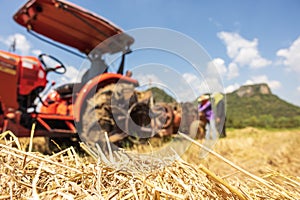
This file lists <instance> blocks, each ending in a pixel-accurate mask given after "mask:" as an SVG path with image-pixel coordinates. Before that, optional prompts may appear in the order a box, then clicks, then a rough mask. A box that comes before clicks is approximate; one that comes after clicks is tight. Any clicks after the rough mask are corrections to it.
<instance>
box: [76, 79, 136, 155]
mask: <svg viewBox="0 0 300 200" xmlns="http://www.w3.org/2000/svg"><path fill="white" fill-rule="evenodd" d="M135 101H136V98H135V93H134V86H133V85H132V84H128V83H119V84H117V85H116V84H110V85H106V86H104V87H103V88H100V89H99V90H98V91H97V92H96V93H95V94H94V95H93V96H92V97H91V98H90V99H88V100H87V106H86V109H85V111H84V112H83V117H82V132H81V134H80V139H81V140H82V141H83V142H85V143H86V144H87V145H89V146H90V147H91V146H93V147H94V146H95V144H99V145H104V146H105V145H106V143H107V141H106V140H107V139H106V137H105V133H107V135H108V137H109V140H110V142H111V143H117V142H118V141H121V140H123V139H124V138H125V137H127V134H126V133H124V131H123V130H124V129H123V127H122V126H123V125H122V119H124V120H123V121H124V122H125V117H126V114H127V112H126V111H127V110H128V109H129V107H130V105H132V104H133V103H134V102H135ZM126 109H127V110H126ZM116 117H117V118H118V123H116V120H115V118H116ZM122 117H123V118H122ZM119 118H120V120H119ZM120 122H121V124H120ZM119 126H121V127H119ZM112 148H113V146H112ZM115 148H116V146H115ZM113 150H114V148H113Z"/></svg>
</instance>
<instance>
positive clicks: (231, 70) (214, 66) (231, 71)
mask: <svg viewBox="0 0 300 200" xmlns="http://www.w3.org/2000/svg"><path fill="white" fill-rule="evenodd" d="M208 74H209V75H213V76H218V75H221V76H222V77H226V78H227V79H233V78H235V77H237V76H239V68H238V66H237V64H235V63H230V64H229V65H228V67H226V64H225V61H224V60H223V59H222V58H215V59H213V60H212V61H211V62H210V63H209V64H208Z"/></svg>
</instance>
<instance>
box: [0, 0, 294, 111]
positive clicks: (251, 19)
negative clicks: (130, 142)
mask: <svg viewBox="0 0 300 200" xmlns="http://www.w3.org/2000/svg"><path fill="white" fill-rule="evenodd" d="M24 2H25V1H3V2H2V6H1V12H0V21H1V25H2V26H1V27H2V28H1V29H0V49H3V50H8V47H9V42H10V41H11V39H12V38H14V37H15V38H17V39H18V41H17V48H18V50H17V53H19V54H29V55H36V54H38V53H39V52H46V53H49V54H53V55H55V56H57V57H58V58H60V59H61V60H62V61H63V62H64V63H65V64H66V65H68V66H70V67H69V72H68V74H67V75H66V76H65V77H59V76H55V75H52V78H54V79H57V80H63V81H68V80H70V79H72V78H73V77H74V73H75V72H76V70H78V69H79V68H80V65H81V63H82V60H81V59H79V58H77V57H75V56H72V55H70V54H68V53H65V52H63V51H61V50H58V49H56V48H54V47H50V46H49V45H47V44H45V43H42V42H40V41H38V40H37V39H35V38H33V37H32V36H30V35H29V34H27V32H26V30H25V29H24V28H23V27H20V26H19V25H17V24H16V23H15V22H14V21H13V20H12V16H13V14H14V13H15V12H16V11H17V9H18V8H19V7H20V6H21V5H22V4H23V3H24ZM71 2H73V3H75V4H77V5H80V6H82V7H84V8H86V9H88V10H91V11H93V12H95V13H97V14H99V15H102V16H104V17H105V18H107V19H109V20H110V21H112V22H114V23H115V24H117V25H118V26H119V27H121V28H123V29H124V30H131V29H135V28H142V27H162V28H167V29H172V30H175V31H178V32H180V33H182V34H184V35H187V36H188V37H191V38H192V39H194V40H195V41H196V42H198V43H199V44H200V45H201V46H202V47H203V48H204V49H205V50H206V52H207V53H208V54H209V56H210V57H211V59H212V61H213V62H214V64H215V66H216V68H217V69H218V70H219V73H220V74H221V77H222V80H223V84H224V89H225V90H226V91H228V92H230V91H232V90H234V89H237V88H238V87H239V86H241V85H244V84H253V83H262V82H266V83H268V84H269V86H270V87H271V90H272V92H273V93H274V94H276V95H278V96H279V97H280V98H283V99H285V100H287V101H288V102H291V103H293V104H296V105H298V106H300V64H299V63H300V22H299V19H300V12H299V9H300V1H298V0H286V1H284V0H280V1H279V0H273V1H258V0H257V1H238V0H231V1H215V0H212V1H196V0H194V1H179V0H172V1H163V0H127V1H121V0H118V1H117V0H109V1H108V0H105V1H104V0H103V1H95V0H85V1H79V0H71ZM130 57H134V56H133V55H132V56H130ZM130 59H132V60H134V58H129V61H128V64H129V65H130V64H131V65H133V64H134V63H135V61H130ZM189 73H190V72H188V71H187V72H186V76H185V77H186V78H187V79H190V80H188V81H190V82H191V84H195V83H197V81H195V82H194V83H193V82H192V81H193V80H194V79H193V78H195V77H193V76H192V74H189Z"/></svg>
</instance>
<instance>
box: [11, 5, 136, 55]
mask: <svg viewBox="0 0 300 200" xmlns="http://www.w3.org/2000/svg"><path fill="white" fill-rule="evenodd" d="M14 20H15V21H16V22H17V23H18V24H20V25H22V26H24V27H26V28H27V29H28V31H34V32H36V33H39V34H41V35H43V36H46V37H48V38H51V39H52V40H54V41H57V42H59V43H62V44H64V45H67V46H70V47H73V48H76V49H78V50H79V51H81V52H83V53H85V54H89V53H90V51H92V50H93V49H94V48H95V47H97V45H99V44H100V43H102V42H103V41H105V40H106V39H108V38H110V37H111V36H115V37H114V39H110V40H107V41H105V43H104V44H102V45H100V46H101V47H99V49H97V50H99V51H100V53H102V54H104V53H110V54H113V53H117V52H120V51H123V52H125V51H126V50H127V49H128V48H129V46H130V45H131V44H132V43H133V42H134V39H133V38H132V37H131V36H129V35H127V34H125V33H123V31H122V29H120V28H119V27H117V26H116V25H114V24H113V23H112V22H110V21H108V20H107V19H105V18H103V17H101V16H98V15H96V14H94V13H91V12H90V11H88V10H85V9H83V8H81V7H79V6H76V5H74V4H72V3H69V2H67V1H63V0H30V1H28V2H27V3H26V4H25V5H24V6H23V7H22V8H20V9H19V10H18V11H17V13H16V14H15V15H14Z"/></svg>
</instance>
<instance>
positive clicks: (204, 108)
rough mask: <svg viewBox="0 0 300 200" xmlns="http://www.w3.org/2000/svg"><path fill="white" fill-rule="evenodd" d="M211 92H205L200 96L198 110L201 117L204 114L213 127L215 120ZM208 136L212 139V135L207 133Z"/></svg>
mask: <svg viewBox="0 0 300 200" xmlns="http://www.w3.org/2000/svg"><path fill="white" fill-rule="evenodd" d="M210 98H211V97H210V94H208V93H207V94H203V95H201V96H200V97H199V98H198V100H197V101H198V104H199V105H198V111H199V115H200V119H201V116H203V117H204V118H205V119H206V122H207V123H208V125H210V126H211V127H212V126H214V124H212V123H213V121H214V112H213V109H212V104H211V101H210ZM205 135H206V137H208V138H210V139H212V135H211V134H210V135H207V134H205Z"/></svg>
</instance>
